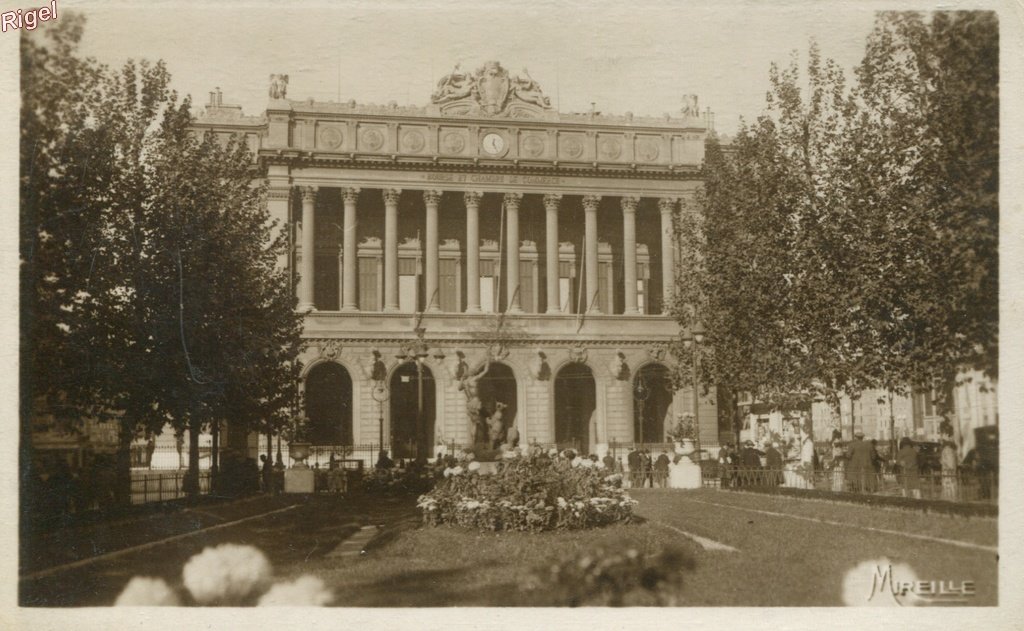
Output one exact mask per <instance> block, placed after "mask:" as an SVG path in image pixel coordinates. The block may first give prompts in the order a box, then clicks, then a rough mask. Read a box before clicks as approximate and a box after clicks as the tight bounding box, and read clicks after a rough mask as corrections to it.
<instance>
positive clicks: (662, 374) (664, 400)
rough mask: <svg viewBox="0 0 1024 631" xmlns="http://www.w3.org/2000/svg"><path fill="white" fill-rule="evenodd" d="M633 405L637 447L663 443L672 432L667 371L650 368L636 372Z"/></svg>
mask: <svg viewBox="0 0 1024 631" xmlns="http://www.w3.org/2000/svg"><path fill="white" fill-rule="evenodd" d="M633 405H634V407H633V439H634V440H635V441H636V442H638V443H660V442H663V441H664V440H665V431H666V430H667V429H669V428H668V427H666V426H665V420H666V416H667V415H668V413H669V410H670V409H671V407H672V380H671V379H670V378H669V374H668V369H667V368H665V367H664V366H662V365H661V364H648V365H646V366H644V367H643V368H641V369H640V370H638V371H637V373H636V377H635V378H634V380H633ZM669 420H671V419H669Z"/></svg>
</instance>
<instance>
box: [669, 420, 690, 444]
mask: <svg viewBox="0 0 1024 631" xmlns="http://www.w3.org/2000/svg"><path fill="white" fill-rule="evenodd" d="M667 435H668V438H669V440H671V441H672V442H682V441H684V440H696V439H697V428H696V426H695V425H694V423H693V415H692V414H682V415H680V416H679V417H678V419H677V420H676V424H675V426H674V427H672V429H670V430H668V434H667Z"/></svg>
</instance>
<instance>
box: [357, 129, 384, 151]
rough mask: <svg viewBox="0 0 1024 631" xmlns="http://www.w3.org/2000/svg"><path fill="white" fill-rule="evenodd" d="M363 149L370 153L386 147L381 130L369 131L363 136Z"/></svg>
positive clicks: (364, 132)
mask: <svg viewBox="0 0 1024 631" xmlns="http://www.w3.org/2000/svg"><path fill="white" fill-rule="evenodd" d="M362 141H363V143H362V144H363V148H364V149H367V150H369V151H377V150H378V149H380V148H381V147H383V146H384V134H382V133H380V130H379V129H373V128H370V129H367V130H364V131H363V134H362Z"/></svg>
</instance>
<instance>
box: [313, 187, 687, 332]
mask: <svg viewBox="0 0 1024 631" xmlns="http://www.w3.org/2000/svg"><path fill="white" fill-rule="evenodd" d="M339 184H340V185H339V186H337V187H326V186H299V187H297V189H298V193H299V198H300V200H301V221H300V222H298V223H299V225H298V226H296V230H297V232H298V233H299V234H300V235H301V236H300V239H299V240H298V243H299V247H298V248H296V256H297V257H298V258H299V259H300V261H301V263H300V265H299V266H298V269H299V271H300V279H299V282H298V283H297V287H296V290H297V297H298V309H299V310H300V311H310V310H324V309H325V307H324V305H318V304H316V302H315V299H314V296H315V291H314V283H315V282H316V281H315V278H316V273H315V269H316V267H315V266H316V262H315V261H316V257H315V256H306V255H305V253H307V252H314V251H315V250H316V248H317V242H316V236H315V235H316V232H317V221H318V220H317V212H316V199H317V197H316V196H317V194H318V191H320V190H321V189H326V188H338V189H340V193H341V194H340V200H341V206H342V210H343V212H342V216H343V219H342V222H343V223H342V225H341V226H340V228H341V233H342V235H343V237H342V240H341V243H339V244H338V252H339V257H338V262H339V274H338V279H339V283H338V285H339V291H338V296H339V301H338V310H340V311H342V312H358V311H361V310H363V311H366V310H368V309H366V308H365V307H362V308H361V307H360V305H359V301H358V282H359V281H358V278H359V275H358V259H357V256H358V252H359V248H360V245H359V224H358V219H357V216H358V205H359V201H358V200H359V197H360V192H361V191H364V190H365V191H370V192H371V193H372V191H373V190H374V189H371V188H368V187H359V186H345V185H344V184H345V183H344V182H339ZM379 190H380V194H381V199H382V201H383V206H384V226H383V235H380V236H382V237H383V238H382V241H383V283H382V284H383V297H382V298H383V299H382V307H383V308H382V310H383V311H384V312H398V311H399V310H400V305H399V237H398V232H399V224H400V222H402V221H405V220H406V219H407V217H406V216H404V215H402V214H401V213H400V210H399V200H400V198H401V196H402V195H403V194H405V195H412V196H415V197H419V196H422V213H423V217H424V220H425V235H424V237H425V238H424V240H423V242H422V249H421V250H419V251H418V252H421V253H422V256H423V260H424V266H423V276H424V284H425V291H424V292H423V300H422V310H423V311H425V312H430V313H438V312H441V311H442V308H441V301H440V299H439V268H440V266H439V251H440V239H439V229H438V228H439V223H440V222H441V221H442V215H443V214H445V213H451V212H453V210H454V209H452V208H450V207H449V208H447V209H445V210H444V211H442V208H441V206H442V203H441V200H442V196H444V194H445V192H446V191H444V190H441V189H434V188H429V189H402V188H392V187H385V188H381V189H379ZM488 194H491V195H500V196H501V200H502V201H501V208H502V211H503V212H502V215H503V218H504V222H503V223H501V225H500V230H501V231H502V232H503V243H502V246H503V247H502V250H503V255H502V260H501V261H499V262H498V263H499V265H498V268H499V269H500V270H501V276H500V278H501V280H500V282H501V283H503V284H504V287H503V290H504V295H505V297H506V300H505V301H504V304H503V305H502V308H500V309H498V310H501V311H505V312H507V313H510V314H520V313H523V312H524V310H523V308H522V301H523V298H522V295H521V289H522V285H521V279H520V263H521V256H520V255H521V248H522V247H524V243H525V242H523V241H522V240H521V238H520V236H521V235H520V207H521V204H522V202H523V199H524V194H523V193H521V192H501V191H490V190H470V191H448V198H449V199H451V198H452V197H456V198H461V201H462V204H461V205H462V209H461V210H462V211H463V212H464V213H465V232H464V235H465V245H466V254H465V266H464V268H465V274H466V279H465V280H466V299H465V301H464V302H465V305H464V307H461V306H460V310H459V312H464V313H468V314H475V313H481V312H483V311H484V309H483V308H482V307H481V302H480V301H481V295H480V279H481V249H480V248H481V233H480V221H481V219H480V205H481V200H482V199H483V197H484V195H488ZM536 195H539V196H540V197H541V198H542V204H543V208H544V215H545V220H544V231H543V232H544V241H543V243H544V257H543V260H544V266H543V269H544V270H545V273H544V279H543V282H542V283H541V284H542V285H543V295H544V296H545V301H546V309H545V312H546V313H548V314H558V313H563V310H562V305H564V304H565V303H566V301H567V300H569V302H570V304H571V305H572V309H571V310H572V311H573V312H574V313H575V312H576V311H579V312H582V313H585V314H594V315H601V314H604V315H612V314H613V313H614V312H610V313H605V310H602V307H601V301H600V300H599V297H600V296H599V288H600V286H601V283H602V282H603V281H604V280H605V279H604V278H603V277H602V276H601V273H600V272H599V265H598V261H599V250H600V247H602V246H599V243H600V242H599V234H598V215H599V212H600V210H599V207H600V206H601V202H602V200H604V199H607V198H618V199H619V204H618V205H617V206H618V209H619V210H620V211H621V229H622V233H621V234H622V247H621V251H617V252H616V260H617V261H619V260H620V264H621V284H622V287H621V290H620V289H619V288H618V286H616V287H615V288H614V290H611V289H610V291H613V293H615V294H618V293H619V291H621V292H622V293H621V296H622V298H623V300H624V309H623V310H622V311H621V313H622V314H628V315H640V314H641V313H643V311H642V310H641V309H640V308H639V305H638V291H637V289H636V288H637V286H638V285H637V282H638V280H639V279H640V276H639V274H638V257H637V253H638V248H637V246H638V243H637V208H638V205H639V204H640V203H641V201H642V198H641V197H640V196H637V195H629V194H623V195H598V194H586V195H580V196H578V197H579V198H580V200H581V206H582V209H583V213H584V221H583V237H584V238H583V243H582V252H581V253H579V254H580V255H581V256H580V259H579V260H580V262H581V265H580V268H581V269H580V271H581V272H582V280H583V287H584V288H585V292H584V295H582V296H576V295H571V296H567V295H564V294H565V288H564V287H561V286H560V285H559V272H558V270H559V262H560V259H559V249H560V246H563V245H564V243H563V242H561V241H560V223H561V220H560V215H561V214H562V212H563V211H564V210H565V201H566V196H565V195H563V194H562V193H558V192H551V193H536ZM653 201H656V203H657V207H658V211H659V213H660V226H659V232H660V235H661V239H660V243H655V244H652V245H654V246H656V247H658V251H657V253H656V254H657V257H658V258H660V262H661V265H660V269H661V278H662V283H661V291H662V295H663V300H662V308H661V309H660V314H662V315H665V314H667V313H668V310H669V308H670V305H671V300H670V298H671V295H672V280H673V279H674V278H675V260H674V253H675V245H674V244H675V239H674V235H673V232H672V231H673V228H672V215H673V213H675V212H676V209H677V208H678V203H679V202H678V198H676V197H659V198H653ZM489 219H490V218H489ZM562 234H563V235H564V232H563V233H562ZM363 236H364V237H365V236H367V235H363ZM403 247H404V246H403ZM603 247H607V245H603ZM666 281H667V282H666ZM537 290H538V295H540V288H539V287H538V288H537ZM578 297H579V298H580V304H579V305H575V304H572V303H573V302H575V301H576V299H577V298H578ZM577 306H578V307H579V308H578V309H577ZM327 310H331V309H327ZM369 310H371V311H372V310H373V309H369ZM646 313H649V314H652V315H657V314H654V313H652V312H651V311H650V310H649V308H648V309H647V311H646Z"/></svg>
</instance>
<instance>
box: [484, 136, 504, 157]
mask: <svg viewBox="0 0 1024 631" xmlns="http://www.w3.org/2000/svg"><path fill="white" fill-rule="evenodd" d="M481 146H482V147H483V149H484V151H486V152H487V153H489V154H490V155H492V156H497V155H501V153H502V152H504V151H505V138H504V137H502V135H501V134H495V133H493V132H492V133H489V134H485V135H484V137H483V141H482V142H481Z"/></svg>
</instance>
